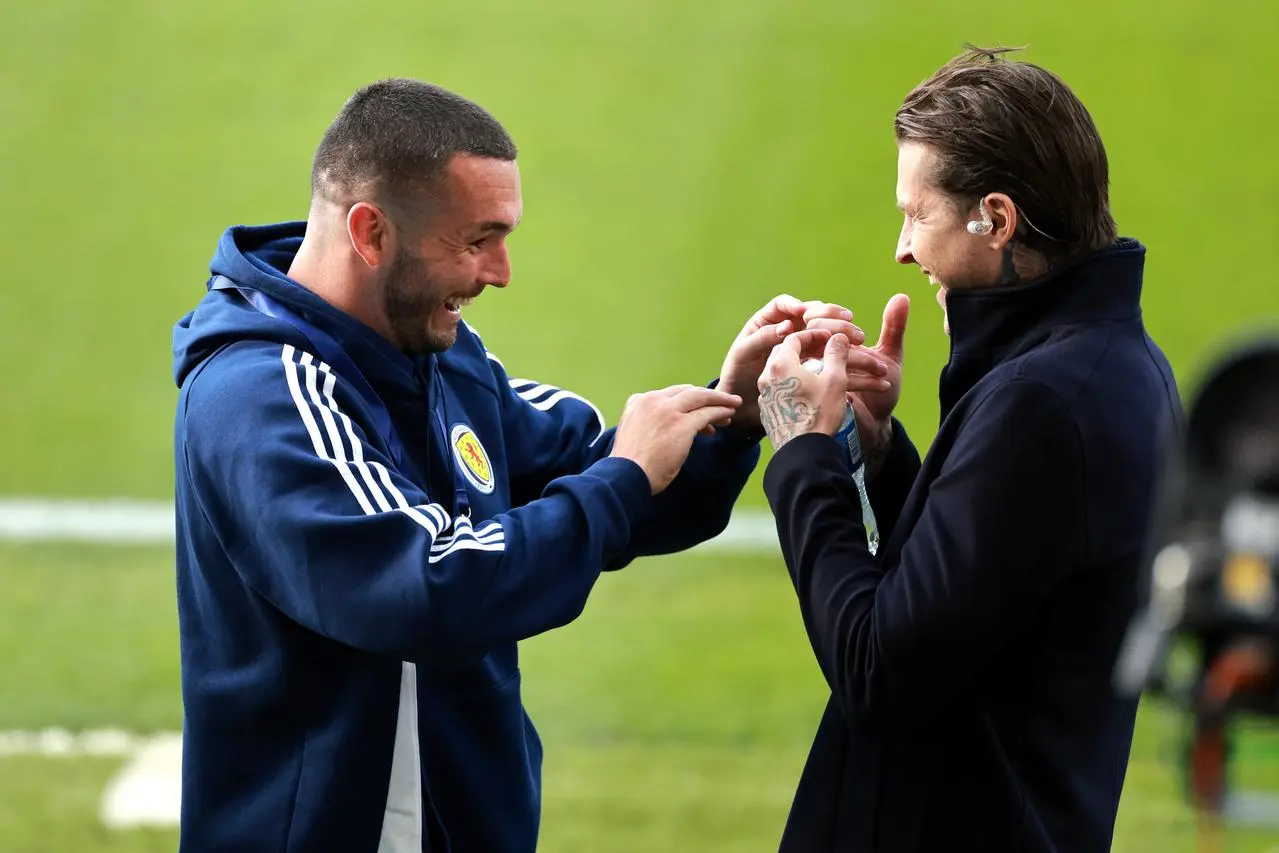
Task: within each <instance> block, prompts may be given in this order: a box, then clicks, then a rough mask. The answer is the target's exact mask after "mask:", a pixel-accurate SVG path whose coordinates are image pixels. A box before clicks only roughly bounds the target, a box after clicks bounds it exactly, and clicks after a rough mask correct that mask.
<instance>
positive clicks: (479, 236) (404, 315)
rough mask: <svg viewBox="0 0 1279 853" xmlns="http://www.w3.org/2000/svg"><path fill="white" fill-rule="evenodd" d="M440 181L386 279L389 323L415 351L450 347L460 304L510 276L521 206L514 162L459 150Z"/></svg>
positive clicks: (399, 339) (402, 344)
mask: <svg viewBox="0 0 1279 853" xmlns="http://www.w3.org/2000/svg"><path fill="white" fill-rule="evenodd" d="M440 184H441V190H440V192H439V193H438V201H437V202H436V203H435V204H433V205H432V211H431V213H430V215H429V218H428V221H427V222H426V224H425V226H424V228H423V229H422V231H421V232H420V233H414V234H411V235H410V234H406V235H405V236H404V240H403V241H402V242H401V243H400V245H399V248H398V250H397V251H396V254H395V258H394V260H393V261H392V263H391V264H390V266H389V268H388V269H387V271H386V273H385V275H384V276H383V278H382V283H381V284H382V304H383V306H384V310H385V312H386V321H387V326H388V327H389V328H390V329H391V331H392V332H393V334H394V336H395V338H396V341H397V343H398V344H399V346H400V348H401V349H403V350H405V351H407V352H412V353H420V354H425V353H432V352H443V351H444V350H447V349H448V348H449V347H451V346H452V345H453V343H454V342H455V341H456V340H457V327H458V322H459V320H461V317H462V309H463V308H465V307H466V306H467V305H469V304H470V303H471V301H472V300H473V299H475V297H477V296H479V295H480V293H481V292H483V290H484V289H485V288H486V287H489V286H490V285H491V286H493V287H505V286H506V285H507V284H508V283H509V282H510V279H511V261H510V255H509V253H508V248H507V243H506V238H507V236H508V235H509V234H510V233H511V232H512V231H514V230H515V228H516V226H517V225H519V221H520V217H521V215H522V213H523V207H522V200H521V196H520V178H519V169H518V167H517V166H516V164H515V162H514V161H507V160H499V159H494V158H489V157H477V156H473V155H469V154H459V155H457V156H455V157H454V158H453V159H452V160H451V161H450V162H449V164H448V166H447V167H446V168H445V170H444V174H443V176H442V178H441V181H440Z"/></svg>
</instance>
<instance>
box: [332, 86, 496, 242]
mask: <svg viewBox="0 0 1279 853" xmlns="http://www.w3.org/2000/svg"><path fill="white" fill-rule="evenodd" d="M457 154H473V155H476V156H479V157H491V158H494V159H498V160H506V161H512V160H514V159H515V157H516V154H517V152H516V148H515V143H514V142H513V141H512V140H511V137H510V134H508V133H507V132H506V129H505V128H503V127H502V125H501V124H500V123H499V122H498V121H497V119H495V118H493V116H492V115H490V114H489V113H488V112H487V111H486V110H484V109H483V108H482V107H480V106H479V105H477V104H474V103H472V102H471V101H468V100H467V99H466V98H463V97H461V96H460V95H456V94H454V93H453V92H450V91H448V90H446V89H442V88H440V87H439V86H436V85H434V84H431V83H424V82H422V81H420V80H413V79H409V78H404V77H396V78H390V79H386V80H379V81H377V82H375V83H371V84H369V85H367V86H364V87H363V88H361V89H359V90H357V91H356V92H355V94H353V95H352V96H351V97H350V98H349V99H348V100H347V102H346V103H345V104H344V105H343V107H342V111H341V112H340V113H338V116H337V118H335V119H334V120H333V123H332V124H331V125H329V127H328V129H327V130H326V131H325V133H324V137H323V139H321V141H320V145H319V147H318V148H317V149H316V152H315V159H314V161H313V163H312V166H311V192H312V194H313V195H314V196H316V197H325V198H335V197H346V198H350V197H351V196H356V197H361V198H363V199H366V200H369V201H373V202H375V203H377V204H378V205H379V206H382V207H384V208H386V209H387V213H388V214H389V215H390V216H391V217H392V218H393V219H396V220H399V222H400V223H401V224H410V223H411V224H421V223H422V221H423V220H424V218H425V216H426V215H427V214H428V213H429V210H428V209H427V208H428V207H429V201H430V192H431V190H433V189H434V188H435V185H436V182H437V180H438V179H439V178H440V177H441V175H442V173H443V172H444V169H445V167H446V166H447V165H448V164H449V161H450V160H452V158H453V157H454V156H455V155H457Z"/></svg>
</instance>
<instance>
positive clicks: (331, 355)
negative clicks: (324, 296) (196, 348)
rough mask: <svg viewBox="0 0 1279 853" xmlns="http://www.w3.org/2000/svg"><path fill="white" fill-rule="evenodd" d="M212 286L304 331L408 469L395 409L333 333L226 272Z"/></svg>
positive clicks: (460, 504)
mask: <svg viewBox="0 0 1279 853" xmlns="http://www.w3.org/2000/svg"><path fill="white" fill-rule="evenodd" d="M210 289H211V290H233V291H235V292H236V293H238V294H240V296H242V297H244V299H245V301H247V302H248V303H249V304H250V305H252V306H253V307H254V308H255V309H257V310H258V311H259V312H261V313H263V314H266V315H267V316H268V317H274V318H275V319H277V320H281V321H283V322H285V323H288V324H289V325H291V326H293V327H294V328H295V329H297V330H298V331H299V332H300V333H301V334H302V337H304V338H306V339H307V340H308V341H310V342H311V345H312V347H314V348H315V350H316V351H317V352H318V353H319V356H320V358H322V359H323V360H324V362H325V363H326V364H328V365H329V367H331V368H332V369H333V370H335V371H336V372H337V373H338V374H339V375H341V376H342V378H343V379H345V380H346V381H348V382H350V383H351V384H352V385H353V386H354V387H355V390H356V392H357V393H358V394H359V395H360V396H361V397H363V398H364V402H365V404H366V405H367V406H368V408H369V411H370V412H371V413H372V417H373V422H374V425H375V427H376V428H377V431H378V434H379V435H380V436H381V437H382V441H383V442H385V444H386V447H387V450H388V452H389V453H390V454H391V459H392V460H393V461H394V462H395V467H396V468H398V469H400V470H401V471H403V470H404V458H405V454H404V445H403V443H401V442H400V436H399V434H398V433H397V432H396V431H395V427H394V426H393V425H392V423H391V413H390V412H389V411H388V410H387V408H386V405H385V404H384V403H383V402H382V398H381V397H379V396H378V394H377V392H376V391H374V390H373V386H372V385H370V384H369V381H368V379H366V378H365V376H364V374H363V373H362V372H361V371H360V369H359V368H358V367H356V366H355V362H353V361H351V357H350V356H349V355H347V354H346V350H344V349H342V347H341V345H339V344H338V342H337V341H335V340H333V337H332V336H331V335H329V334H328V333H327V332H325V331H324V330H322V329H320V328H318V327H316V326H315V325H314V324H312V323H308V322H307V321H306V320H304V319H302V317H300V316H299V315H298V314H296V313H294V312H293V311H291V310H289V309H288V308H286V307H285V306H283V305H281V304H280V303H279V302H278V301H277V300H275V299H272V298H271V297H270V296H268V295H267V294H265V293H263V292H262V291H260V290H253V289H251V288H248V287H240V286H239V285H237V284H236V283H235V282H233V281H232V280H231V279H229V278H227V277H226V276H222V275H219V276H214V278H213V283H212V285H211V286H210ZM441 393H443V389H441ZM437 419H438V420H439V424H440V429H441V430H443V431H444V435H443V441H444V442H445V447H444V455H445V458H446V459H447V461H448V463H449V469H450V471H451V473H452V475H453V496H454V500H455V502H456V505H457V507H456V508H457V510H458V511H459V512H460V513H461V514H463V515H467V516H469V515H470V514H471V512H470V501H469V500H468V498H467V489H466V481H465V479H463V476H462V472H461V471H459V470H458V468H457V465H455V464H453V452H452V448H451V447H449V446H448V431H447V430H446V429H445V424H444V420H443V417H442V416H440V415H438V414H437Z"/></svg>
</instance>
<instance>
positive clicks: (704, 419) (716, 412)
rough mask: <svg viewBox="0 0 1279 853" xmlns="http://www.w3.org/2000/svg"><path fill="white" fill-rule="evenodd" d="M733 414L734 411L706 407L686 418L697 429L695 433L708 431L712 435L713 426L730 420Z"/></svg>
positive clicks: (724, 408)
mask: <svg viewBox="0 0 1279 853" xmlns="http://www.w3.org/2000/svg"><path fill="white" fill-rule="evenodd" d="M734 413H735V410H734V409H730V408H726V407H724V406H707V407H706V408H704V409H698V410H697V411H695V412H690V413H689V415H688V417H689V419H690V421H691V422H692V424H693V425H694V426H695V427H696V428H697V432H699V433H701V432H704V431H706V430H707V429H709V430H710V431H711V432H712V433H713V432H714V431H715V424H716V423H718V422H720V421H725V420H727V419H728V418H731V417H732V416H733V415H734Z"/></svg>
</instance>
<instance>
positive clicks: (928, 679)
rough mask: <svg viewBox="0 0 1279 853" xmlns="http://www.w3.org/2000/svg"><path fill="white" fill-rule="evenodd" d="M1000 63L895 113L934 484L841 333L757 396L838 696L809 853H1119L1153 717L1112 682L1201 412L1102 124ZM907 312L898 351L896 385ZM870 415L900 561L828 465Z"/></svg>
mask: <svg viewBox="0 0 1279 853" xmlns="http://www.w3.org/2000/svg"><path fill="white" fill-rule="evenodd" d="M1002 53H1004V51H1002V50H997V51H979V50H975V49H974V50H972V51H970V52H969V53H967V54H965V55H964V56H962V57H959V58H957V59H956V60H954V61H952V62H950V63H948V64H947V65H946V66H944V67H943V68H942V69H941V70H940V71H938V72H937V73H936V74H935V75H933V77H932V78H930V79H929V80H927V81H925V82H924V83H922V84H921V85H920V86H919V87H918V88H917V89H916V90H915V91H913V92H912V93H911V94H910V96H909V97H908V98H907V99H906V101H905V103H904V104H903V106H902V107H901V109H900V110H899V112H898V115H897V121H896V137H897V143H898V147H899V164H898V184H897V195H898V204H899V206H900V207H901V209H902V210H903V212H904V214H905V223H904V225H903V228H902V233H901V238H900V242H899V244H898V247H897V260H898V261H899V262H901V263H914V264H916V265H918V266H919V267H920V269H921V271H922V272H923V273H924V274H925V275H927V276H928V277H929V280H930V281H931V282H932V283H933V284H934V285H936V286H938V288H939V296H938V301H939V302H941V304H942V307H943V309H944V311H945V314H946V317H947V321H946V328H947V332H948V333H949V334H950V336H951V357H950V361H949V363H948V364H947V365H946V367H945V369H944V370H943V371H942V375H941V382H940V393H941V425H940V429H939V431H938V433H937V436H936V438H935V440H934V441H933V444H932V447H931V449H930V450H929V452H928V455H927V456H926V458H925V459H924V460H923V463H922V464H921V461H920V457H919V454H918V453H917V452H916V450H915V448H914V446H913V445H912V444H911V441H910V439H909V438H908V437H907V436H906V433H905V431H904V430H903V429H902V426H901V424H900V423H899V422H897V421H896V420H895V419H894V418H892V416H891V411H892V406H893V404H894V403H895V401H896V395H897V389H896V388H894V389H893V390H892V391H889V392H883V393H881V392H852V391H850V390H849V388H848V387H847V384H846V383H847V381H848V380H847V376H846V372H845V371H844V370H841V369H832V368H835V367H837V366H839V365H841V364H843V363H844V362H845V360H846V358H847V355H848V352H849V344H848V342H847V341H845V340H844V338H843V336H842V335H840V334H838V333H835V334H832V331H831V330H829V329H822V328H820V327H812V328H809V329H806V330H803V331H799V332H796V333H794V334H792V335H790V336H789V337H788V338H787V339H786V340H785V341H784V342H783V343H782V344H780V345H779V346H778V347H777V348H776V349H775V350H774V351H773V353H772V355H771V356H770V359H769V363H768V365H767V367H766V369H765V372H764V373H763V375H762V376H761V378H760V390H761V397H760V406H761V412H762V415H763V422H764V425H765V427H766V429H767V431H768V434H769V437H770V440H771V441H772V444H773V446H774V448H775V449H776V451H777V452H776V454H775V455H774V457H773V459H772V460H771V461H770V464H769V465H768V468H767V471H766V474H765V478H764V489H765V491H766V493H767V495H768V500H769V502H770V505H771V507H772V509H773V512H774V514H775V516H776V520H777V527H778V532H779V535H780V539H781V544H782V548H783V552H784V554H785V559H786V564H787V567H788V568H789V571H790V574H791V577H792V579H793V581H794V584H795V590H796V592H797V594H798V600H799V606H800V612H801V614H802V616H803V620H804V625H805V628H806V630H807V633H808V637H809V639H810V641H811V644H812V648H813V650H814V652H815V653H816V656H817V659H818V663H819V665H820V667H821V670H822V672H823V674H824V675H825V677H826V680H827V682H828V683H829V685H830V688H831V698H830V701H829V703H828V705H827V707H826V712H825V714H824V716H823V718H822V721H821V724H820V727H819V729H818V732H817V737H816V740H815V742H814V744H813V746H812V750H811V753H810V755H809V758H808V762H807V766H806V767H805V770H804V774H803V778H802V780H801V782H800V785H799V790H798V792H797V794H796V797H795V801H794V803H793V806H792V810H791V814H790V817H789V820H788V822H787V826H786V830H785V833H784V837H783V840H782V844H781V848H782V850H783V851H788V853H789V851H794V853H799V851H804V853H816V852H817V851H858V853H863V852H865V853H869V851H893V853H906V851H934V850H945V851H948V853H953V851H960V850H981V851H985V853H992V852H993V851H1011V850H1017V851H1059V852H1060V851H1070V853H1082V852H1083V851H1103V850H1108V849H1109V847H1110V842H1111V836H1112V833H1113V828H1114V821H1115V814H1116V809H1117V806H1118V803H1119V798H1120V791H1121V788H1122V786H1123V781H1124V775H1125V769H1126V765H1127V760H1128V755H1129V748H1130V744H1131V738H1132V732H1133V723H1134V718H1135V714H1136V701H1135V700H1131V699H1128V698H1121V697H1119V696H1117V695H1116V692H1115V690H1114V689H1113V687H1112V681H1111V674H1112V671H1113V668H1114V662H1115V658H1116V655H1117V652H1118V648H1119V646H1120V643H1121V639H1122V637H1123V635H1124V632H1125V629H1126V627H1127V625H1128V623H1129V621H1130V619H1131V618H1132V617H1133V614H1134V610H1135V608H1136V606H1137V597H1138V588H1139V584H1138V571H1139V567H1140V564H1141V560H1142V552H1143V547H1144V545H1145V543H1146V539H1147V529H1148V516H1149V514H1150V507H1151V503H1152V499H1153V496H1154V490H1155V485H1156V476H1157V471H1158V468H1159V456H1160V437H1161V435H1162V434H1163V432H1164V431H1165V430H1167V429H1168V428H1169V427H1170V426H1171V425H1173V424H1175V423H1176V422H1177V420H1178V419H1179V418H1180V403H1179V398H1178V393H1177V388H1176V385H1175V381H1174V378H1173V375H1172V371H1171V369H1170V368H1169V365H1168V362H1167V361H1166V359H1165V358H1164V355H1163V354H1162V353H1161V352H1160V350H1159V348H1158V347H1157V346H1156V345H1155V344H1154V342H1153V341H1152V340H1151V339H1150V337H1149V335H1148V334H1147V332H1146V330H1145V328H1144V326H1143V323H1142V316H1141V307H1140V294H1141V287H1142V267H1143V261H1144V257H1145V248H1144V247H1143V246H1142V245H1141V244H1140V243H1138V242H1137V241H1135V240H1131V239H1122V238H1119V237H1118V236H1117V231H1116V226H1115V222H1114V219H1113V218H1112V217H1111V214H1110V212H1109V207H1108V174H1107V172H1108V167H1107V161H1106V155H1105V151H1104V148H1103V146H1102V143H1101V140H1100V138H1099V136H1098V134H1097V131H1096V128H1095V127H1094V125H1093V123H1092V120H1091V119H1090V117H1089V115H1088V113H1087V111H1086V110H1085V108H1084V107H1083V106H1082V104H1080V102H1079V101H1078V99H1077V98H1076V97H1075V96H1074V95H1073V94H1072V93H1071V91H1070V89H1069V88H1068V87H1066V85H1065V84H1063V83H1062V82H1061V81H1060V80H1059V79H1058V78H1057V77H1056V76H1054V75H1052V74H1050V73H1049V72H1047V71H1044V70H1043V69H1041V68H1038V67H1036V66H1034V65H1030V64H1024V63H1016V62H1011V61H1009V60H1007V59H1005V58H1003V56H1002ZM905 310H906V301H905V298H904V297H902V296H898V297H894V301H893V302H892V303H890V305H889V308H888V309H887V310H886V312H885V332H884V334H883V335H882V336H881V340H880V343H879V344H878V345H877V349H878V354H879V356H880V357H881V359H883V360H888V361H892V362H894V364H893V367H894V370H895V371H896V370H899V369H900V345H901V336H902V332H903V330H904V326H905ZM859 349H863V348H862V347H854V348H853V351H854V352H856V351H857V350H859ZM823 353H824V365H825V369H823V370H821V371H820V372H818V373H816V374H814V373H812V372H810V371H807V370H804V369H803V367H802V365H801V362H802V361H803V359H804V358H805V357H806V356H809V355H823ZM896 375H899V374H896ZM846 397H847V398H848V401H849V402H850V403H851V404H852V405H853V408H854V410H855V411H856V414H857V417H858V422H859V423H858V426H859V427H860V437H861V441H862V444H863V446H864V447H865V457H866V460H867V464H868V469H869V470H868V474H869V478H870V480H869V488H868V491H869V503H870V508H871V509H872V510H873V515H874V522H875V524H876V525H877V527H878V533H879V536H880V541H881V542H882V544H881V545H880V546H879V548H878V549H877V552H876V553H872V551H871V549H870V548H869V547H868V541H873V540H868V536H867V533H866V529H865V527H864V525H863V512H862V509H861V502H860V500H859V494H858V488H857V483H856V482H855V481H854V479H852V478H851V477H849V475H848V468H847V462H848V459H847V456H848V451H847V448H846V446H845V445H843V444H841V443H840V442H838V441H835V440H832V435H834V434H835V433H836V432H837V430H839V429H840V427H841V422H842V420H843V418H844V413H845V406H846V401H845V398H846Z"/></svg>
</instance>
